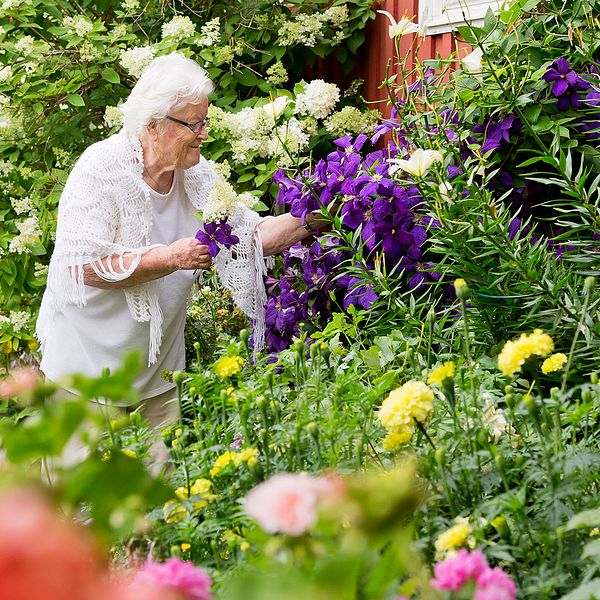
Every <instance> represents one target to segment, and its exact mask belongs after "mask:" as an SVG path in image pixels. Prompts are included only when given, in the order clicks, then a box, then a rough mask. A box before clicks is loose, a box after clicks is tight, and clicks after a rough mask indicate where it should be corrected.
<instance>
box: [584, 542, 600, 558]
mask: <svg viewBox="0 0 600 600" xmlns="http://www.w3.org/2000/svg"><path fill="white" fill-rule="evenodd" d="M581 558H596V559H598V558H600V540H594V541H593V542H590V543H589V544H586V545H585V547H584V548H583V552H582V553H581Z"/></svg>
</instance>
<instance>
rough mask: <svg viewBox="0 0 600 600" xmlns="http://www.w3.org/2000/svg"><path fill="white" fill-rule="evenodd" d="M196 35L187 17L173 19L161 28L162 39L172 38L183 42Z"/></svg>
mask: <svg viewBox="0 0 600 600" xmlns="http://www.w3.org/2000/svg"><path fill="white" fill-rule="evenodd" d="M195 33H196V26H195V25H194V23H192V20H191V19H190V18H189V17H181V16H178V17H173V18H172V19H171V20H170V21H169V22H168V23H164V24H163V26H162V37H163V39H164V38H166V37H172V38H175V39H177V40H183V39H185V38H186V37H191V36H192V35H194V34H195Z"/></svg>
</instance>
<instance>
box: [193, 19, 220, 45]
mask: <svg viewBox="0 0 600 600" xmlns="http://www.w3.org/2000/svg"><path fill="white" fill-rule="evenodd" d="M220 39H221V21H220V20H219V17H215V18H214V19H211V20H210V21H207V22H206V23H205V24H204V25H203V26H202V27H201V28H200V39H199V40H198V43H199V44H200V45H201V46H214V45H215V44H216V43H217V42H218V41H219V40H220Z"/></svg>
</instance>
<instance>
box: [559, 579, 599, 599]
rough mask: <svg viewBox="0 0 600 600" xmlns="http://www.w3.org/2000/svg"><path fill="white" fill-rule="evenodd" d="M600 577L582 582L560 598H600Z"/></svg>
mask: <svg viewBox="0 0 600 600" xmlns="http://www.w3.org/2000/svg"><path fill="white" fill-rule="evenodd" d="M598 590H600V578H598V577H596V578H595V579H592V580H591V581H588V582H586V583H582V584H581V585H580V586H579V587H577V588H575V589H574V590H573V591H572V592H570V593H568V594H567V595H566V596H563V597H562V598H561V599H560V600H600V592H599V591H598Z"/></svg>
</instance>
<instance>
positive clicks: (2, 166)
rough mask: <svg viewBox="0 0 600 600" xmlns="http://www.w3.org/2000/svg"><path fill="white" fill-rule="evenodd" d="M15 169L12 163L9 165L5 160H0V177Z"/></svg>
mask: <svg viewBox="0 0 600 600" xmlns="http://www.w3.org/2000/svg"><path fill="white" fill-rule="evenodd" d="M14 170H15V168H14V167H13V165H12V163H9V162H8V161H7V160H0V177H6V176H7V175H10V174H11V173H12V172H13V171H14Z"/></svg>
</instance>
